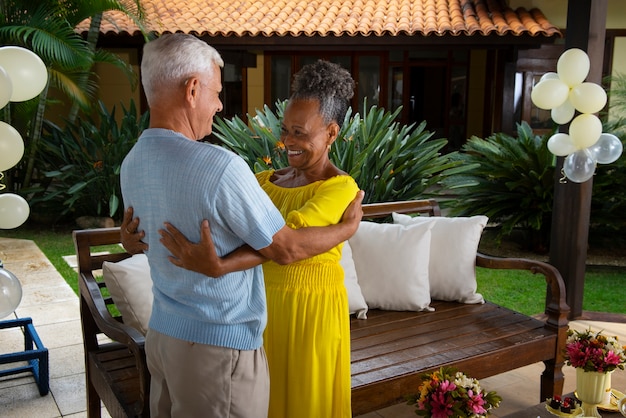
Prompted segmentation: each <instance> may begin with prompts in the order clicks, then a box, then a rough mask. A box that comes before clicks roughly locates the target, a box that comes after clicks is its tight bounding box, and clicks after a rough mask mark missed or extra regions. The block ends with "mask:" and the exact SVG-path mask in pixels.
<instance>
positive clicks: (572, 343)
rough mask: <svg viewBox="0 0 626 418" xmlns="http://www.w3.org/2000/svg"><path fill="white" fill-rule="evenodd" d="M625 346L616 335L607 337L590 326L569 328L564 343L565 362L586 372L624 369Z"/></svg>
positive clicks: (625, 360) (625, 358) (625, 361)
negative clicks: (583, 328) (585, 328)
mask: <svg viewBox="0 0 626 418" xmlns="http://www.w3.org/2000/svg"><path fill="white" fill-rule="evenodd" d="M624 363H626V348H625V347H624V346H622V345H620V344H619V342H618V341H617V337H607V336H605V335H602V333H601V332H597V333H593V332H592V331H591V328H589V329H588V330H586V331H583V332H580V331H576V330H572V329H570V330H569V331H568V332H567V343H566V345H565V364H567V365H568V366H572V367H576V368H581V369H583V370H584V371H586V372H598V373H607V372H611V371H613V370H615V369H622V370H624Z"/></svg>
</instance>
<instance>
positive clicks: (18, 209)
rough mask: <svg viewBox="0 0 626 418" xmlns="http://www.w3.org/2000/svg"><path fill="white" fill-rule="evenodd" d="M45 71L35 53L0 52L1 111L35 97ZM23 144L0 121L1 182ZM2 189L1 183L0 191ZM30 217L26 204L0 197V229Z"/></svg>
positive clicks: (45, 78) (10, 195)
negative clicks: (10, 105)
mask: <svg viewBox="0 0 626 418" xmlns="http://www.w3.org/2000/svg"><path fill="white" fill-rule="evenodd" d="M47 82H48V70H47V68H46V65H45V64H44V63H43V61H42V60H41V58H39V56H37V54H35V53H34V52H32V51H30V50H28V49H25V48H21V47H19V46H5V47H1V48H0V109H2V108H3V107H5V106H6V105H7V104H8V103H9V102H23V101H26V100H30V99H32V98H34V97H37V96H38V95H39V93H41V92H42V90H43V89H44V88H45V87H46V83H47ZM23 155H24V141H23V140H22V137H21V135H20V133H19V132H18V131H17V129H15V128H14V127H12V126H11V125H9V124H8V123H6V122H3V121H0V180H2V178H3V176H4V175H3V174H2V172H3V171H6V170H8V169H10V168H11V167H13V166H15V165H16V164H17V163H19V162H20V160H21V159H22V156H23ZM4 188H5V186H4V185H3V184H1V183H0V190H2V189H4ZM29 213H30V208H29V207H28V202H26V200H25V199H24V198H23V197H22V196H19V195H16V194H13V193H2V194H0V229H11V228H17V227H18V226H20V225H21V224H23V223H24V222H25V221H26V219H28V215H29Z"/></svg>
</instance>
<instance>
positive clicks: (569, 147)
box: [548, 133, 576, 157]
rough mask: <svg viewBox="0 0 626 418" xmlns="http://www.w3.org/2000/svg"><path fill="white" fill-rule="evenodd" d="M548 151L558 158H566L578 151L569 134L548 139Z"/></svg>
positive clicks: (556, 135)
mask: <svg viewBox="0 0 626 418" xmlns="http://www.w3.org/2000/svg"><path fill="white" fill-rule="evenodd" d="M548 150H550V152H551V153H552V154H554V155H556V156H557V157H565V156H566V155H570V154H571V153H573V152H575V151H576V145H574V143H573V142H572V138H570V136H569V135H568V134H564V133H557V134H554V135H552V136H551V137H550V139H548Z"/></svg>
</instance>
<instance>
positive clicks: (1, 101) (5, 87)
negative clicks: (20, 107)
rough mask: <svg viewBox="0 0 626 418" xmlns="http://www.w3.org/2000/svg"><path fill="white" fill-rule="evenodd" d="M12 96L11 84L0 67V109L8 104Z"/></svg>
mask: <svg viewBox="0 0 626 418" xmlns="http://www.w3.org/2000/svg"><path fill="white" fill-rule="evenodd" d="M12 94H13V83H11V78H10V77H9V75H8V74H7V72H6V70H5V69H4V68H3V67H0V109H2V108H3V107H4V106H6V105H7V103H9V100H10V99H11V95H12Z"/></svg>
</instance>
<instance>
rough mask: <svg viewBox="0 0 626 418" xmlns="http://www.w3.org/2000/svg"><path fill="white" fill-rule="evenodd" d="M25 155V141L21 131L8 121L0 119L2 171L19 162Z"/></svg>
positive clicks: (0, 161) (0, 165) (0, 163)
mask: <svg viewBox="0 0 626 418" xmlns="http://www.w3.org/2000/svg"><path fill="white" fill-rule="evenodd" d="M23 155H24V141H22V136H21V135H20V133H19V132H18V131H17V129H15V128H14V127H12V126H11V125H9V124H8V123H6V122H2V121H0V171H6V170H8V169H9V168H11V167H13V166H14V165H15V164H17V163H19V162H20V160H21V159H22V156H23Z"/></svg>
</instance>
